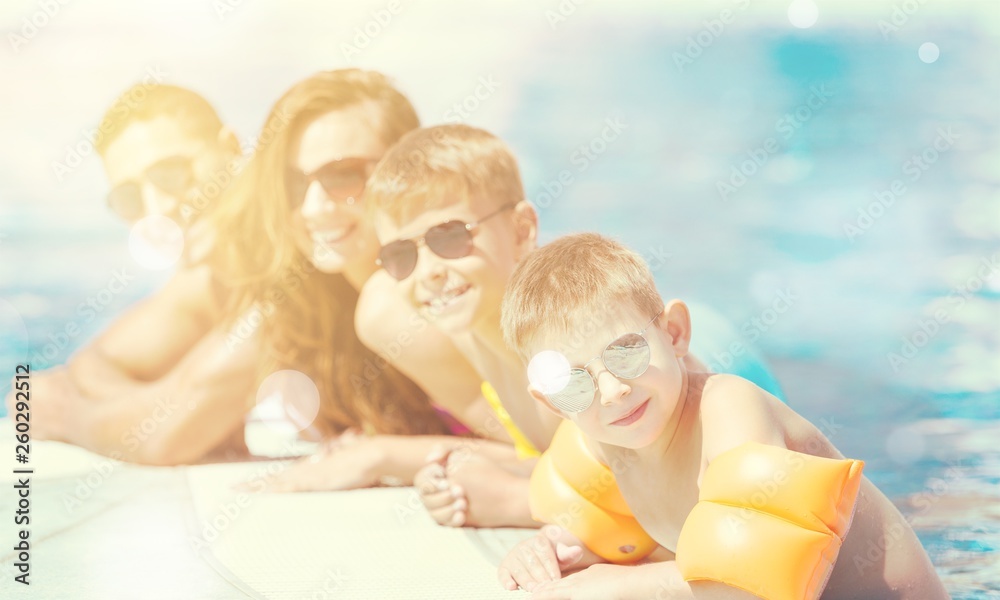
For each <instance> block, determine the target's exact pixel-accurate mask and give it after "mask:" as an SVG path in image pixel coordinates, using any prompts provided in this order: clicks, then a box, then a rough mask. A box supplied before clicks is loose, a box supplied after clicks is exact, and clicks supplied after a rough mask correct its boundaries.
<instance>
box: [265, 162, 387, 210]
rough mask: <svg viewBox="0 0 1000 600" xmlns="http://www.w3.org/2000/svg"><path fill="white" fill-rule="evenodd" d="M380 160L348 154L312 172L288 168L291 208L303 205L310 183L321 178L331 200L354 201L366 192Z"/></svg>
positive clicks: (286, 179)
mask: <svg viewBox="0 0 1000 600" xmlns="http://www.w3.org/2000/svg"><path fill="white" fill-rule="evenodd" d="M377 162H378V159H375V158H359V157H349V158H341V159H338V160H333V161H330V162H328V163H326V164H325V165H323V166H321V167H319V168H318V169H316V170H314V171H313V172H312V173H303V172H302V171H299V170H297V169H291V168H290V169H288V170H287V171H286V172H285V191H286V193H287V194H288V203H289V205H290V206H291V207H292V208H298V207H299V206H301V205H302V202H303V201H304V200H305V198H306V191H307V190H308V189H309V186H310V185H312V182H314V181H318V182H319V184H320V185H321V186H322V187H323V190H324V191H325V192H326V195H327V196H329V198H330V199H331V200H333V201H335V202H343V203H345V204H354V202H355V201H356V200H357V199H358V198H359V197H360V196H361V194H362V193H364V191H365V184H367V183H368V177H369V176H370V175H371V174H372V170H373V169H374V168H375V163H377Z"/></svg>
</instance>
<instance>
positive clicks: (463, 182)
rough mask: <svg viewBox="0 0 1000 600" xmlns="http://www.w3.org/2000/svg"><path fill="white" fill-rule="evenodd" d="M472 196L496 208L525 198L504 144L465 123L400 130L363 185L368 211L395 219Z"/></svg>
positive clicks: (466, 199) (515, 165) (515, 162)
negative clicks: (397, 141)
mask: <svg viewBox="0 0 1000 600" xmlns="http://www.w3.org/2000/svg"><path fill="white" fill-rule="evenodd" d="M473 198H477V199H479V200H480V201H486V202H488V203H489V204H490V205H495V206H497V207H499V206H501V205H503V204H506V203H508V202H510V203H517V202H520V201H521V200H524V187H523V186H522V184H521V172H520V171H519V170H518V168H517V160H516V159H515V158H514V154H513V153H512V152H511V151H510V148H508V147H507V144H505V143H503V141H501V140H500V138H498V137H496V136H495V135H493V134H491V133H489V132H487V131H483V130H482V129H477V128H475V127H469V126H468V125H438V126H436V127H426V128H423V129H417V130H415V131H411V132H410V133H408V134H406V135H404V136H403V138H402V139H400V140H399V143H397V144H396V145H395V146H393V147H392V148H391V149H390V150H389V152H388V153H386V155H385V156H384V157H383V158H382V160H381V161H380V162H379V164H378V166H377V167H376V168H375V171H374V173H372V177H371V179H370V180H369V181H368V186H367V187H366V188H365V204H366V206H367V208H368V210H369V211H370V214H373V213H375V212H380V213H384V214H385V215H387V216H388V217H389V218H390V219H392V220H393V221H395V222H397V223H405V222H408V221H410V220H412V219H413V218H414V217H415V216H417V215H419V214H421V213H424V212H426V211H428V210H432V209H435V208H440V207H443V206H448V205H451V204H454V203H455V202H459V201H462V200H465V201H471V200H472V199H473Z"/></svg>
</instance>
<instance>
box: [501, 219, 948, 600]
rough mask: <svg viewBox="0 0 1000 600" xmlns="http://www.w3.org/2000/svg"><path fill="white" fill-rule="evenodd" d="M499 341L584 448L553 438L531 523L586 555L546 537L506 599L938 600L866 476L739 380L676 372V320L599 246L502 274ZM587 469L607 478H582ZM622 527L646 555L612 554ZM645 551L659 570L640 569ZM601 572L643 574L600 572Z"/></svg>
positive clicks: (584, 237)
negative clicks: (643, 537)
mask: <svg viewBox="0 0 1000 600" xmlns="http://www.w3.org/2000/svg"><path fill="white" fill-rule="evenodd" d="M595 323H596V325H595ZM502 326H503V332H504V338H505V340H506V341H507V343H508V345H509V346H510V347H512V348H513V349H515V350H516V351H517V352H518V354H519V355H520V356H521V357H522V359H523V360H525V361H528V370H527V373H528V379H529V381H530V384H529V393H530V394H531V396H532V397H533V398H534V399H535V400H536V401H537V402H538V403H539V405H540V406H541V407H544V408H545V409H547V410H548V411H550V412H552V413H555V414H557V415H559V416H560V417H562V418H563V419H566V420H567V421H569V422H572V424H573V425H575V426H576V428H577V430H578V431H579V432H582V434H579V433H575V432H570V431H569V430H567V429H565V427H566V425H567V424H565V423H564V425H563V426H562V427H561V428H560V431H559V432H558V433H557V434H556V436H555V439H554V440H553V442H552V444H551V445H550V448H549V451H548V452H547V453H546V457H547V458H546V459H543V460H542V461H540V463H539V465H538V467H537V468H536V472H535V475H536V476H538V474H539V472H540V471H541V470H543V469H544V470H547V471H548V472H549V475H548V476H547V477H546V479H548V480H549V481H551V480H556V481H560V480H561V481H563V482H564V483H565V485H552V484H551V483H548V484H546V490H545V493H544V494H536V493H535V491H534V490H533V491H532V511H533V513H534V514H535V515H536V516H538V515H539V514H543V515H546V516H547V517H548V518H547V519H546V520H547V521H549V522H555V523H559V522H560V521H561V518H560V517H565V519H566V520H567V521H572V522H584V523H587V527H586V528H585V529H587V528H589V529H587V530H586V531H585V533H586V535H588V536H591V537H595V538H596V539H597V540H598V543H596V544H595V543H592V542H591V543H589V544H587V547H585V545H584V544H583V543H581V541H580V540H579V539H578V536H576V535H574V534H571V533H569V532H568V531H566V530H565V529H561V528H558V527H556V526H549V527H546V528H545V529H543V530H542V532H540V533H539V534H538V535H537V536H535V537H534V538H531V539H529V540H526V541H525V542H523V543H522V544H520V545H519V546H518V547H516V548H515V549H514V550H513V551H512V552H511V553H510V554H509V555H508V556H507V557H506V558H505V559H504V561H503V562H502V564H501V567H500V570H499V579H500V583H501V585H503V586H504V587H506V588H507V589H515V588H517V587H519V586H520V587H522V588H525V589H527V590H529V591H532V592H533V598H537V599H556V598H600V599H602V600H607V599H610V598H623V599H624V598H752V597H761V598H767V599H774V600H793V599H794V600H798V599H813V598H820V597H822V598H899V599H902V598H920V599H921V600H924V599H934V598H947V593H946V592H945V590H944V588H943V586H942V584H941V582H940V580H939V579H938V577H937V574H936V573H935V572H934V569H933V567H932V565H931V563H930V560H929V559H928V557H927V554H926V553H925V552H924V550H923V548H922V547H921V546H920V543H919V541H918V540H917V538H916V535H915V534H914V533H913V531H912V529H910V527H909V525H908V524H907V523H906V521H905V520H904V518H903V516H902V515H901V514H900V513H899V512H898V510H897V509H896V508H895V507H894V506H893V504H892V503H891V502H890V501H889V500H888V499H887V498H886V497H885V495H883V494H882V493H881V492H880V491H879V490H878V489H877V488H876V487H875V486H874V485H873V484H872V483H871V482H870V481H868V480H867V479H865V478H864V477H863V476H862V474H861V471H862V468H863V463H861V462H860V461H856V460H846V459H844V457H843V456H842V455H841V454H840V452H838V451H837V449H836V448H835V447H834V446H833V444H832V443H830V441H829V440H827V439H826V437H824V436H823V434H822V433H821V432H820V431H819V430H818V429H817V428H816V427H815V426H813V425H812V424H811V423H809V422H808V421H807V420H805V419H804V418H802V417H801V416H799V415H798V414H796V413H795V412H794V411H793V410H792V409H790V408H789V407H788V406H786V405H784V404H782V403H781V402H780V401H778V400H777V399H776V398H775V397H774V396H772V395H771V394H768V393H767V392H765V391H763V390H762V389H760V388H758V387H757V386H755V385H754V384H752V383H750V382H749V381H747V380H745V379H742V378H739V377H736V376H733V375H715V374H710V373H704V372H699V371H697V370H693V369H690V368H689V367H688V366H687V365H686V363H685V361H684V356H685V355H686V354H687V352H688V344H689V342H690V338H691V327H690V318H689V316H688V309H687V307H686V306H685V304H684V303H683V302H681V301H679V300H672V301H670V302H669V303H667V304H666V306H664V303H663V300H662V298H661V297H660V295H659V293H658V292H657V290H656V286H655V284H654V281H653V277H652V275H651V273H650V271H649V269H648V267H647V266H646V264H645V262H644V261H643V260H642V258H641V257H639V256H638V255H637V254H635V253H634V252H632V251H630V250H628V249H627V248H625V247H623V246H622V245H620V244H618V243H616V242H613V241H611V240H608V239H606V238H603V237H601V236H599V235H596V234H581V235H573V236H568V237H565V238H562V239H559V240H557V241H555V242H552V243H550V244H548V245H546V246H544V247H542V248H541V249H540V250H537V251H535V252H534V253H532V254H531V255H529V256H528V257H527V258H526V259H525V260H523V261H522V262H521V264H519V265H518V267H517V269H516V271H515V272H514V274H513V276H512V278H511V280H510V283H509V284H508V287H507V290H506V293H505V296H504V300H503V308H502ZM581 333H582V335H581ZM587 455H590V456H591V457H592V458H596V459H597V461H598V462H599V463H600V464H602V465H608V468H609V470H610V471H613V478H612V477H610V476H607V477H606V476H603V474H602V473H601V472H600V470H599V469H597V470H595V469H593V468H590V469H589V470H588V469H583V468H581V466H580V465H585V464H591V463H593V460H589V459H587V458H586V457H587ZM608 475H610V473H608ZM611 481H616V482H617V487H615V486H610V485H608V482H611ZM532 485H533V486H534V481H533V483H532ZM574 494H575V495H576V496H575V498H576V499H575V500H574ZM621 512H624V513H627V514H628V515H629V516H631V515H634V518H635V520H636V521H637V522H638V524H639V525H640V526H641V528H642V530H644V531H645V533H647V534H648V535H649V537H650V538H651V540H652V543H650V544H645V545H644V547H642V548H637V547H633V545H626V546H618V547H616V546H615V544H616V543H618V542H617V540H615V539H614V536H615V535H616V534H617V532H618V528H617V527H616V526H615V523H614V521H615V519H616V518H617V517H616V515H617V514H619V513H621ZM560 513H562V514H560ZM576 531H577V532H579V531H580V529H579V528H577V529H576ZM872 548H875V549H876V550H877V552H875V553H874V554H876V555H877V556H873V550H872ZM654 552H658V553H659V554H658V555H656V557H657V558H658V559H663V558H666V560H659V561H658V562H648V561H642V560H641V559H642V558H643V557H644V556H646V555H650V554H651V553H654ZM622 553H627V554H628V555H629V556H630V559H631V560H628V561H625V560H616V558H620V557H619V556H618V555H619V554H622ZM609 561H613V562H619V563H624V562H632V563H637V562H638V563H641V564H632V565H621V564H618V565H610V564H598V563H606V562H609ZM582 567H587V568H585V569H583V570H580V571H579V572H577V573H574V574H571V575H568V576H565V577H564V576H563V573H564V572H565V571H568V570H571V569H580V568H582Z"/></svg>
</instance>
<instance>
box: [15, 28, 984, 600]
mask: <svg viewBox="0 0 1000 600" xmlns="http://www.w3.org/2000/svg"><path fill="white" fill-rule="evenodd" d="M869 25H870V24H869ZM695 33H697V29H690V30H689V29H684V30H681V29H678V28H672V27H671V26H670V24H669V23H663V22H657V23H651V22H648V21H640V20H636V22H634V23H630V24H628V26H624V25H622V24H621V23H616V24H608V23H603V22H601V21H600V20H596V19H587V18H586V15H583V14H581V15H579V16H578V17H575V20H574V21H573V22H572V23H570V24H567V26H566V27H565V28H563V29H562V30H561V33H560V35H558V36H555V35H553V36H548V37H546V36H539V37H537V38H532V39H531V40H529V41H528V42H527V44H528V46H527V50H525V52H526V54H528V55H530V57H531V58H530V60H525V61H523V63H522V64H520V65H519V66H518V69H517V70H516V74H508V75H509V77H513V78H514V79H513V80H511V79H510V78H508V80H506V81H507V83H506V85H507V89H508V90H514V92H509V93H512V94H513V97H514V98H513V100H514V101H513V103H512V109H511V112H510V114H509V115H508V118H507V120H506V122H505V123H504V124H503V125H501V126H498V127H497V129H498V131H497V133H499V134H500V135H501V136H503V137H504V138H505V139H506V140H508V141H509V143H510V144H511V146H512V147H513V148H514V149H515V150H516V152H517V153H518V155H519V156H520V159H521V165H522V171H523V175H524V179H525V185H526V191H527V193H528V196H529V198H531V199H532V200H533V201H534V202H535V203H536V205H537V206H538V207H539V213H540V216H541V222H542V235H543V238H544V240H550V239H552V238H554V237H556V236H558V235H560V234H563V233H567V232H572V231H581V230H598V231H601V232H604V233H607V234H609V235H612V236H614V237H616V238H618V239H620V240H622V241H624V242H626V243H628V244H629V245H631V246H632V247H634V248H635V249H637V250H638V251H640V252H642V253H643V254H644V255H645V256H646V257H647V259H648V260H650V262H651V264H652V265H653V267H654V272H655V275H656V278H657V281H658V283H659V285H660V287H661V291H662V292H663V294H664V296H666V297H668V298H670V297H679V298H687V299H691V300H694V301H697V302H700V303H703V304H707V305H710V306H712V307H714V308H715V309H716V310H718V311H719V312H721V313H722V314H723V315H725V316H726V318H728V319H729V320H730V321H731V322H732V324H733V325H734V326H735V328H736V329H737V331H739V332H741V338H742V339H741V340H740V341H741V343H742V344H744V346H745V347H747V348H750V349H752V351H753V352H757V353H760V354H761V355H763V356H764V357H765V358H766V360H767V361H768V363H769V365H770V366H771V368H772V370H773V371H774V373H775V374H776V376H777V379H778V381H779V382H780V384H781V386H782V388H783V390H784V392H785V395H786V397H787V398H788V401H789V403H790V404H791V405H792V406H793V407H794V408H795V409H796V410H797V411H799V412H800V413H801V414H803V415H804V416H806V417H808V418H809V419H810V420H812V421H813V422H815V423H818V424H820V426H821V428H824V431H826V432H827V434H828V435H829V437H830V438H831V439H832V441H833V442H834V443H835V444H836V445H837V447H838V448H839V449H840V450H841V451H842V452H843V453H844V454H845V455H847V456H851V457H857V458H862V459H864V460H865V461H866V469H865V473H866V474H867V476H868V477H869V478H870V479H871V480H872V481H874V482H875V484H876V485H878V486H879V487H880V488H881V489H882V490H883V491H884V492H885V493H886V494H887V495H888V496H889V497H890V498H891V499H892V500H893V501H894V502H895V503H896V505H897V506H898V507H899V508H900V510H901V511H902V512H903V514H904V515H905V516H906V518H907V519H908V520H909V521H910V523H911V524H912V525H913V526H914V528H915V529H916V530H917V532H918V535H919V536H920V539H921V541H922V542H923V543H924V545H925V547H926V548H927V551H928V552H929V553H930V556H931V558H932V560H933V562H934V564H935V565H936V567H937V568H938V570H939V572H940V573H941V575H942V577H943V578H944V580H945V582H946V584H947V586H948V589H949V591H950V592H951V593H952V594H953V596H954V597H955V598H982V597H988V596H991V595H992V597H997V596H998V595H1000V567H998V564H1000V443H998V441H997V440H998V439H1000V352H998V345H1000V243H998V242H1000V154H998V141H1000V138H998V124H1000V114H998V109H997V103H996V99H997V98H1000V71H997V69H996V68H995V57H996V55H997V54H996V50H997V48H998V45H1000V44H998V40H997V39H996V37H995V36H993V35H992V34H990V33H988V32H987V31H986V30H984V29H978V28H977V27H976V25H975V24H974V23H971V22H961V23H957V24H956V23H942V24H939V25H927V26H925V27H923V28H922V29H921V30H920V35H919V36H918V35H917V34H916V32H913V31H911V32H906V31H903V32H901V33H900V34H899V35H897V36H894V37H891V38H890V39H885V38H883V36H882V35H881V34H880V33H879V32H878V29H877V28H876V27H874V26H867V27H864V28H862V27H858V28H843V29H832V30H831V29H825V30H822V31H808V30H807V31H796V30H791V29H789V28H787V27H785V28H770V27H764V26H760V27H748V28H742V29H741V28H733V29H732V30H731V31H729V32H727V33H726V34H725V36H723V37H721V38H719V39H718V40H716V41H715V43H713V44H712V45H711V46H710V47H708V48H705V49H704V51H703V52H702V53H701V55H700V56H699V57H698V58H696V59H694V60H692V61H691V62H690V64H684V66H683V69H681V68H679V67H678V64H677V57H676V54H675V53H677V52H684V47H685V44H686V38H687V37H688V36H689V35H693V34H695ZM926 41H933V42H934V43H936V44H937V45H938V46H939V47H940V51H941V56H940V58H939V59H938V60H937V61H936V62H933V63H930V64H928V63H925V62H922V61H921V60H920V59H919V58H918V54H917V49H918V47H919V46H920V45H921V44H922V43H924V42H926ZM581 146H583V147H584V149H581ZM914 157H916V158H914ZM567 174H568V175H567ZM100 193H101V192H100V190H96V191H95V198H96V197H98V196H99V195H100ZM95 202H96V200H95ZM109 232H110V233H109ZM544 240H543V241H544ZM3 243H4V247H5V248H10V247H14V248H17V250H18V252H19V253H23V255H24V256H30V257H31V262H30V263H23V264H24V265H28V264H30V268H22V269H21V270H20V271H18V273H17V279H16V280H15V279H14V278H13V271H12V270H11V269H10V267H9V266H8V267H0V269H3V274H4V283H3V293H2V298H3V301H2V302H0V322H2V324H3V330H4V332H5V333H4V337H3V343H2V344H0V365H4V366H6V365H12V364H14V363H16V362H18V361H23V360H24V359H25V357H29V358H30V357H32V356H36V354H35V353H38V352H43V351H44V349H45V347H46V345H50V350H51V352H50V354H53V358H52V359H51V360H52V361H53V362H59V361H62V360H64V359H65V358H66V356H67V355H68V353H69V352H70V351H71V350H72V349H73V348H75V347H76V346H78V345H79V344H80V343H82V341H84V340H86V339H87V338H88V337H89V336H91V335H93V334H94V333H95V332H96V331H99V330H100V328H101V327H103V326H104V325H105V324H106V323H107V321H108V317H109V315H111V314H113V312H114V311H117V310H120V309H121V308H123V307H125V306H127V305H128V304H129V303H131V302H132V301H134V300H136V299H138V298H140V297H141V296H142V295H143V294H145V293H146V292H148V291H149V290H151V289H153V288H154V287H155V286H156V285H157V284H158V283H159V282H160V281H161V280H162V275H157V274H155V273H149V272H144V271H142V270H141V269H139V268H138V267H137V266H135V264H134V263H132V262H131V261H130V259H128V255H127V254H126V253H125V251H124V248H125V232H124V230H114V229H107V228H105V229H103V230H101V231H98V232H96V233H94V232H91V231H89V230H87V229H86V228H81V229H80V230H78V231H74V232H71V233H70V234H69V235H67V233H66V232H65V231H60V232H53V231H51V230H49V229H47V228H46V227H45V225H44V221H43V220H41V219H39V220H37V221H35V222H34V224H33V225H32V224H31V222H29V225H28V226H27V228H26V229H22V230H19V231H16V232H10V233H8V238H7V239H6V240H4V242H3ZM122 267H124V268H126V269H129V270H130V271H131V272H132V273H133V274H134V275H135V277H136V279H135V280H134V281H133V282H132V283H130V285H129V286H128V287H127V288H126V290H125V291H124V292H122V293H121V294H118V295H116V296H114V297H113V298H111V299H110V304H109V305H108V306H107V308H106V309H105V310H103V311H102V312H101V313H100V314H97V315H96V316H95V317H94V318H93V319H90V320H88V319H87V318H86V317H85V316H84V315H82V314H81V313H80V312H79V311H78V309H79V305H80V303H81V302H84V301H85V300H86V298H87V297H88V296H93V295H96V294H98V293H99V292H100V291H101V290H102V289H103V288H104V286H106V284H107V281H108V279H109V278H110V277H112V276H113V273H114V271H115V270H116V269H118V268H122ZM8 275H10V277H8ZM22 322H23V329H22V326H21V323H22ZM70 322H72V323H75V324H77V325H78V326H79V328H80V333H79V334H78V335H76V336H74V337H72V338H71V339H69V338H68V339H67V340H66V342H65V347H63V348H58V346H59V345H60V344H59V343H58V342H59V341H60V340H61V338H60V336H59V335H58V334H57V331H58V330H61V329H62V328H64V327H65V324H67V323H70ZM694 325H695V336H697V335H698V329H697V327H698V323H697V322H695V324H694ZM8 331H11V332H12V333H10V334H8V333H7V332H8ZM53 348H54V350H53ZM702 358H703V359H704V360H706V361H707V362H709V363H710V364H714V365H717V366H719V365H724V364H725V363H726V362H727V361H728V360H729V359H730V357H727V356H726V355H725V353H713V356H704V357H702ZM33 362H34V363H36V368H37V367H39V366H41V364H39V363H38V361H37V360H36V361H33Z"/></svg>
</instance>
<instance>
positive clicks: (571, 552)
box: [556, 542, 583, 567]
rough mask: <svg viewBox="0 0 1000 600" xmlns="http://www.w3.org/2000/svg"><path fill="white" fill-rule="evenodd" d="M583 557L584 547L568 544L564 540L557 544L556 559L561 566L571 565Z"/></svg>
mask: <svg viewBox="0 0 1000 600" xmlns="http://www.w3.org/2000/svg"><path fill="white" fill-rule="evenodd" d="M581 558H583V548H581V547H580V546H567V545H566V544H563V543H562V542H559V543H557V544H556V560H558V561H559V566H560V567H569V566H571V565H574V564H576V563H578V562H580V559H581Z"/></svg>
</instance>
